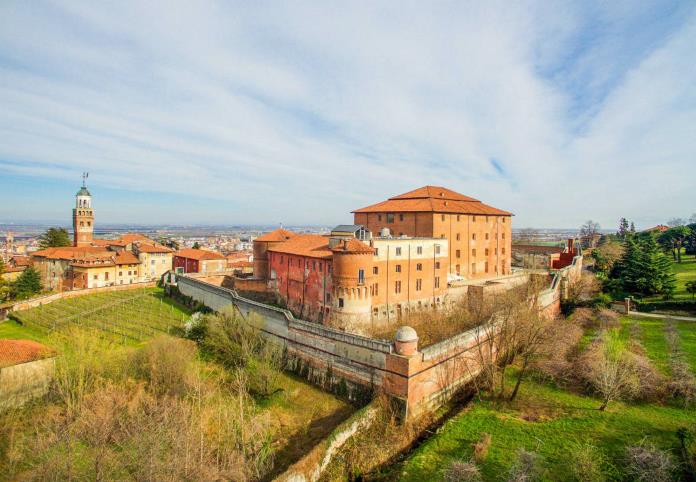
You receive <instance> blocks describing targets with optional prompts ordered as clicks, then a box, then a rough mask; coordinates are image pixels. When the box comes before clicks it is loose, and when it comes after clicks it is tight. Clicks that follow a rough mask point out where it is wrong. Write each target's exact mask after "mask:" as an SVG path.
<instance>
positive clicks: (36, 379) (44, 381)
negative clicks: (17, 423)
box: [0, 358, 55, 410]
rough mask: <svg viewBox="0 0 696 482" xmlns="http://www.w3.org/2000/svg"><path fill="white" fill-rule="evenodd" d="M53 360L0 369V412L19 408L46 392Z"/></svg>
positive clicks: (53, 365)
mask: <svg viewBox="0 0 696 482" xmlns="http://www.w3.org/2000/svg"><path fill="white" fill-rule="evenodd" d="M54 368H55V358H45V359H43V360H36V361H32V362H28V363H21V364H19V365H12V366H9V367H4V368H1V369H0V410H3V409H7V408H13V407H19V406H21V405H23V404H24V403H26V402H28V401H29V400H31V399H33V398H36V397H42V396H44V395H45V394H46V393H47V392H48V388H49V386H50V384H51V379H52V378H53V371H54Z"/></svg>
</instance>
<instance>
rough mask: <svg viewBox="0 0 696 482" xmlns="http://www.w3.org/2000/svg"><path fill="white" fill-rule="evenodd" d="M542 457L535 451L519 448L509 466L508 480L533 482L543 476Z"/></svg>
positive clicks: (512, 481)
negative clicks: (513, 461)
mask: <svg viewBox="0 0 696 482" xmlns="http://www.w3.org/2000/svg"><path fill="white" fill-rule="evenodd" d="M543 472H544V471H543V468H542V458H541V456H540V455H539V454H537V453H536V452H531V451H528V450H526V449H524V448H521V449H519V450H518V451H517V459H516V460H515V463H513V464H512V467H510V472H509V474H508V479H507V480H508V482H533V481H535V480H540V479H541V478H542V477H543V475H544V474H543Z"/></svg>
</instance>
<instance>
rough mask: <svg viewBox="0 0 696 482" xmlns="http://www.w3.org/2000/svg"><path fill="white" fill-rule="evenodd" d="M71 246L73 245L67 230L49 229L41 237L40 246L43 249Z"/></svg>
mask: <svg viewBox="0 0 696 482" xmlns="http://www.w3.org/2000/svg"><path fill="white" fill-rule="evenodd" d="M70 245H72V242H71V241H70V236H69V235H68V231H67V229H65V228H48V229H47V230H46V232H45V233H43V234H42V235H41V236H39V246H40V247H41V249H46V248H56V247H60V246H70Z"/></svg>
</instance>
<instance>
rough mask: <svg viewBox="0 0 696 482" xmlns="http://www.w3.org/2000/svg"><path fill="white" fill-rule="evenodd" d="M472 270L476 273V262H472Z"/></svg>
mask: <svg viewBox="0 0 696 482" xmlns="http://www.w3.org/2000/svg"><path fill="white" fill-rule="evenodd" d="M471 272H472V273H474V274H476V263H471Z"/></svg>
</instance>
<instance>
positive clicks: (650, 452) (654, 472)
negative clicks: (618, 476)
mask: <svg viewBox="0 0 696 482" xmlns="http://www.w3.org/2000/svg"><path fill="white" fill-rule="evenodd" d="M674 468H675V465H674V462H673V460H672V457H671V455H670V454H669V453H667V452H665V451H662V450H660V449H658V448H656V447H654V446H652V445H645V444H640V445H634V446H633V447H629V448H628V449H627V450H626V467H625V471H626V475H628V477H629V479H630V480H635V481H637V482H668V481H670V480H672V472H673V471H674Z"/></svg>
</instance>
